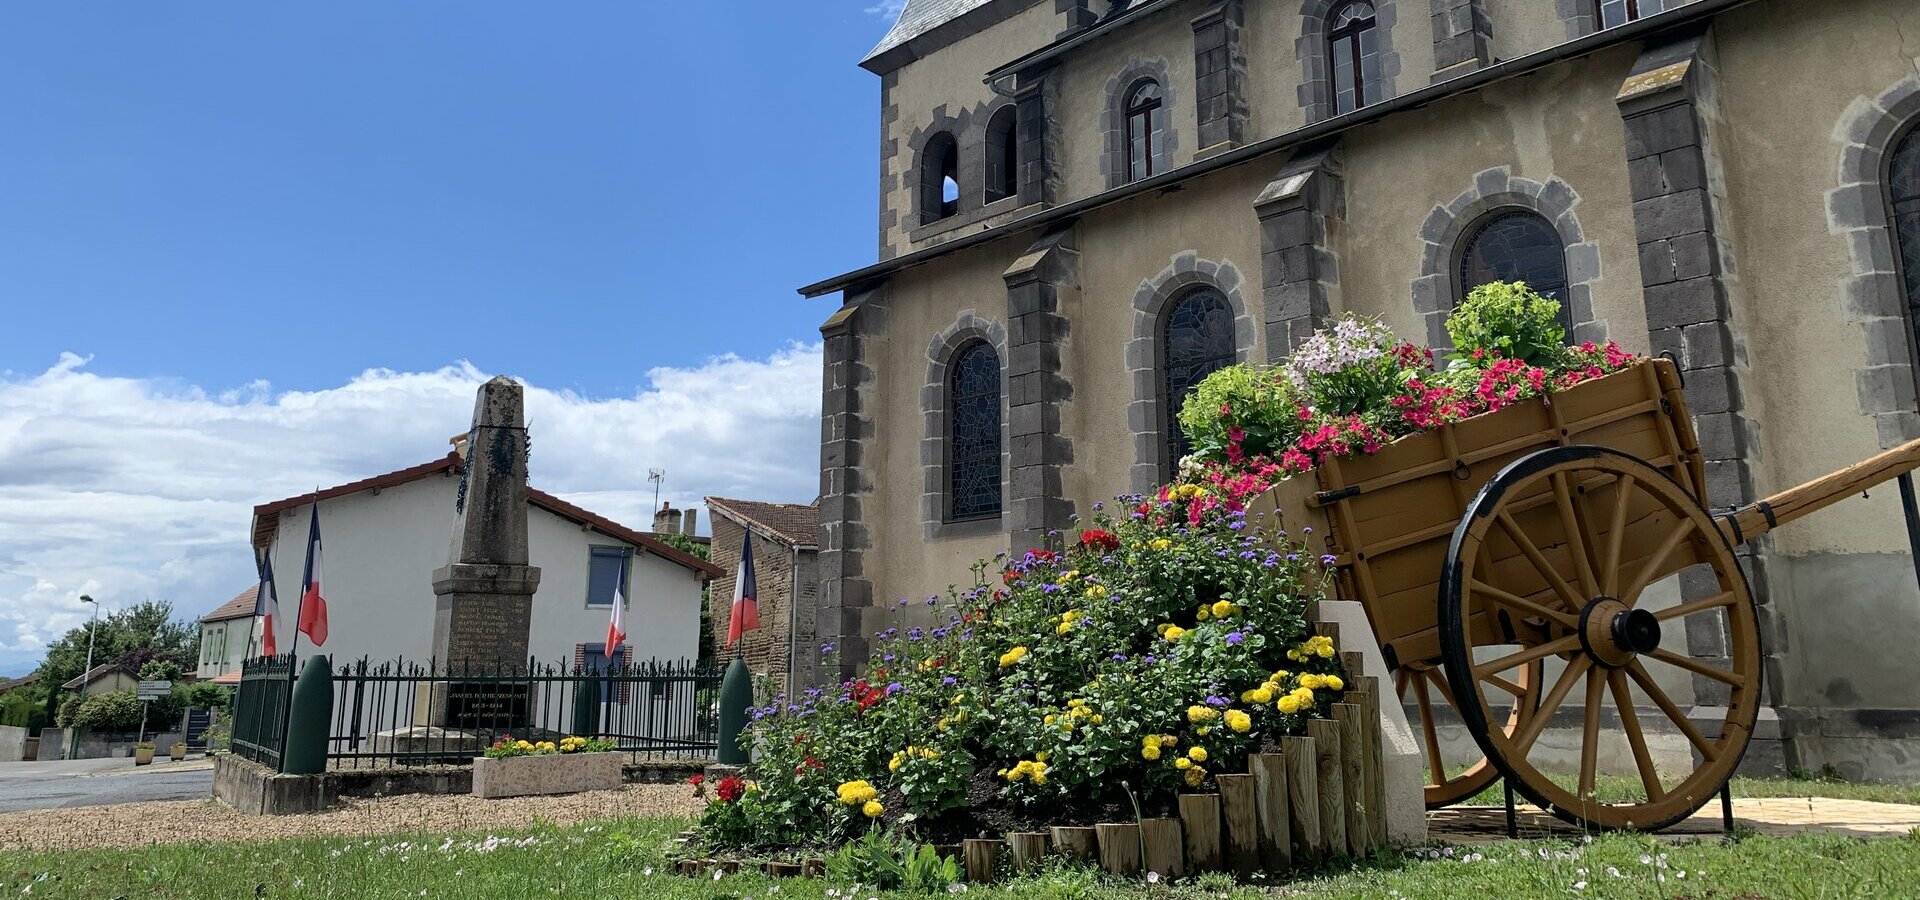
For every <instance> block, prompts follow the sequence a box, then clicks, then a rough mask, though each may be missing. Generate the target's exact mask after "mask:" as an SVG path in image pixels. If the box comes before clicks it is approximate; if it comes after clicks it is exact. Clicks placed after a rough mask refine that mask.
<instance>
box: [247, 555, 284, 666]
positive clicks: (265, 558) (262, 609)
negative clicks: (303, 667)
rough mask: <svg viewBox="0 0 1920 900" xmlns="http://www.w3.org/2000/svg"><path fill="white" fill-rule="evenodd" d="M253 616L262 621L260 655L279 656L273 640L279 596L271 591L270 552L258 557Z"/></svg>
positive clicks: (271, 557) (271, 566)
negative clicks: (258, 568) (258, 577)
mask: <svg viewBox="0 0 1920 900" xmlns="http://www.w3.org/2000/svg"><path fill="white" fill-rule="evenodd" d="M253 614H254V615H256V616H259V617H260V618H261V619H262V620H263V621H262V622H261V624H260V654H261V655H262V656H277V655H279V652H280V648H279V647H278V646H277V645H275V644H274V640H273V620H274V619H277V618H279V617H280V595H279V594H278V593H276V592H275V591H274V589H273V556H272V554H271V551H269V552H268V553H265V554H262V555H261V557H260V586H259V587H257V588H254V591H253Z"/></svg>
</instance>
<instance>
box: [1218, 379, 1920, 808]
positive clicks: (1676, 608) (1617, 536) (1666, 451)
mask: <svg viewBox="0 0 1920 900" xmlns="http://www.w3.org/2000/svg"><path fill="white" fill-rule="evenodd" d="M1916 466H1920V441H1916V442H1914V443H1912V444H1908V445H1906V446H1903V447H1900V448H1898V449H1895V450H1891V451H1888V452H1887V453H1883V454H1881V455H1880V456H1877V457H1875V458H1873V459H1871V460H1868V461H1867V462H1864V463H1861V464H1859V465H1856V466H1854V467H1852V468H1849V469H1847V470H1844V471H1842V472H1838V473H1834V474H1833V475H1829V476H1827V477H1825V478H1822V479H1819V480H1817V481H1814V482H1810V483H1808V484H1806V485H1802V486H1800V487H1798V488H1794V489H1793V490H1790V491H1787V492H1785V493H1782V494H1779V495H1777V496H1775V497H1772V498H1769V499H1768V500H1767V501H1765V502H1762V503H1757V504H1754V505H1753V506H1751V507H1747V508H1744V509H1741V510H1738V511H1736V512H1734V513H1732V514H1728V515H1725V516H1723V517H1720V518H1717V519H1716V517H1715V516H1714V515H1713V514H1711V513H1710V512H1709V511H1708V510H1707V508H1706V506H1705V503H1704V500H1705V490H1704V485H1705V483H1706V481H1705V472H1704V471H1703V467H1702V463H1701V457H1700V449H1699V444H1698V443H1697V441H1696V440H1695V436H1694V432H1693V426H1692V420H1691V419H1689V418H1688V416H1687V407H1686V398H1685V396H1684V394H1683V393H1682V384H1681V379H1680V376H1679V373H1678V372H1677V371H1676V369H1675V368H1674V366H1673V364H1672V363H1671V362H1668V361H1666V360H1650V361H1647V362H1644V363H1641V364H1638V365H1635V366H1634V367H1632V368H1631V369H1628V370H1626V371H1623V372H1619V373H1615V374H1613V375H1609V376H1607V377H1604V378H1600V379H1596V380H1593V381H1590V382H1586V383H1583V384H1580V385H1576V386H1574V387H1572V388H1570V389H1568V390H1565V391H1562V392H1558V393H1555V394H1553V395H1551V397H1550V398H1546V399H1540V400H1533V401H1529V402H1525V403H1522V404H1519V405H1516V406H1512V407H1508V408H1505V409H1502V410H1500V411H1498V412H1494V413H1490V414H1486V415H1482V416H1477V417H1475V418H1472V419H1468V420H1466V421H1462V422H1459V423H1456V424H1451V425H1447V426H1444V427H1442V428H1440V429H1438V430H1436V431H1432V432H1427V433H1423V434H1418V435H1412V436H1409V437H1405V438H1402V439H1400V440H1398V441H1395V442H1394V443H1392V444H1390V445H1388V446H1387V447H1385V448H1384V449H1382V450H1381V451H1380V452H1379V453H1376V454H1374V455H1372V456H1367V457H1355V458H1348V459H1340V460H1333V461H1329V462H1327V463H1325V464H1323V465H1321V466H1320V467H1319V468H1318V469H1316V470H1315V475H1316V478H1317V484H1315V483H1314V480H1312V479H1307V478H1297V479H1294V480H1292V481H1289V482H1286V483H1284V484H1282V485H1281V486H1280V487H1279V488H1276V489H1275V491H1274V492H1273V493H1272V494H1270V495H1269V496H1268V497H1267V498H1266V499H1265V500H1264V501H1263V503H1261V504H1257V505H1256V507H1255V509H1254V510H1253V511H1254V512H1262V511H1265V510H1271V509H1275V508H1277V509H1279V510H1281V511H1282V512H1284V513H1285V515H1286V522H1287V524H1288V525H1289V526H1290V527H1294V528H1296V529H1298V528H1301V527H1302V524H1303V521H1302V520H1303V519H1304V525H1305V527H1312V528H1313V529H1314V534H1313V537H1314V538H1323V539H1324V540H1325V542H1326V545H1327V547H1328V552H1329V553H1330V554H1332V555H1333V556H1334V557H1335V564H1336V571H1337V582H1338V583H1337V592H1338V594H1339V595H1340V596H1341V597H1342V598H1343V599H1348V600H1357V601H1359V602H1360V603H1361V604H1362V605H1363V606H1364V607H1365V609H1366V613H1367V617H1368V619H1369V621H1370V623H1371V625H1372V627H1373V631H1374V635H1375V637H1376V639H1377V640H1378V641H1379V644H1380V649H1381V651H1382V653H1383V655H1384V656H1385V657H1386V660H1387V664H1388V666H1389V667H1391V668H1392V669H1393V670H1394V680H1395V685H1396V687H1397V688H1398V690H1399V692H1400V695H1401V698H1402V700H1403V702H1405V703H1406V704H1408V705H1410V706H1411V707H1412V710H1410V719H1411V721H1412V724H1413V726H1414V729H1415V732H1416V737H1417V740H1418V742H1419V743H1420V744H1421V745H1422V748H1423V751H1424V752H1425V754H1426V757H1427V768H1428V779H1427V780H1428V784H1427V788H1426V799H1427V803H1428V805H1429V806H1430V807H1438V806H1445V805H1448V804H1451V803H1455V802H1458V801H1460V800H1463V799H1465V798H1467V797H1470V796H1472V795H1474V794H1476V793H1478V792H1480V791H1481V790H1483V789H1484V788H1486V787H1487V786H1488V785H1490V784H1492V783H1493V781H1494V780H1496V779H1497V778H1500V777H1502V776H1504V777H1506V778H1507V779H1508V781H1509V783H1510V784H1511V785H1512V786H1513V787H1514V789H1515V790H1517V791H1518V792H1519V793H1521V794H1522V795H1524V796H1526V797H1527V798H1528V799H1530V800H1532V801H1533V802H1535V803H1538V804H1539V805H1540V806H1542V807H1543V808H1545V809H1548V810H1550V811H1551V812H1553V813H1554V814H1555V815H1557V816H1559V817H1560V818H1562V819H1565V820H1567V821H1569V822H1573V823H1575V824H1579V825H1582V826H1586V827H1594V828H1604V829H1618V828H1630V829H1641V830H1657V829H1660V828H1665V827H1667V826H1669V825H1672V824H1674V823H1676V822H1678V821H1680V820H1682V819H1685V818H1686V817H1688V816H1690V815H1692V814H1693V813H1694V812H1696V811H1697V810H1699V808H1700V807H1701V806H1702V805H1704V804H1705V803H1706V802H1707V801H1708V800H1709V799H1711V798H1712V797H1713V796H1714V795H1715V794H1716V793H1718V792H1719V791H1720V790H1721V788H1722V787H1723V786H1725V784H1726V782H1727V780H1728V779H1729V778H1730V777H1731V776H1732V774H1733V771H1734V768H1735V767H1736V766H1737V765H1738V764H1739V762H1740V757H1741V755H1742V753H1744V751H1745V750H1746V746H1747V742H1748V739H1749V737H1750V735H1751V733H1752V729H1753V723H1754V719H1755V717H1756V715H1757V714H1758V711H1759V708H1760V704H1761V702H1762V701H1761V693H1760V691H1761V683H1760V682H1761V653H1760V641H1759V633H1758V629H1757V627H1756V624H1755V617H1754V607H1753V600H1752V598H1751V596H1750V594H1749V591H1748V587H1747V581H1746V576H1745V574H1744V573H1743V572H1742V571H1741V568H1740V565H1739V563H1738V560H1737V559H1736V557H1735V555H1734V547H1735V546H1737V545H1739V544H1741V543H1744V542H1746V541H1749V540H1752V539H1753V538H1755V537H1757V536H1759V535H1761V534H1764V533H1765V532H1767V531H1768V530H1770V529H1772V528H1774V527H1777V526H1779V525H1781V524H1784V523H1786V522H1789V521H1792V520H1793V519H1796V518H1799V517H1801V516H1804V515H1806V514H1808V513H1810V512H1813V511H1815V510H1817V509H1820V508H1822V507H1825V506H1827V505H1829V504H1831V503H1833V502H1836V501H1838V500H1840V499H1842V498H1844V497H1846V496H1848V495H1850V494H1853V493H1858V492H1860V491H1862V490H1864V489H1866V488H1868V487H1871V486H1873V485H1876V484H1879V483H1881V482H1884V481H1886V480H1888V479H1890V478H1893V477H1895V476H1898V475H1900V474H1902V473H1904V472H1906V471H1909V470H1911V469H1913V468H1915V467H1916ZM1316 488H1317V489H1316ZM1295 536H1296V537H1299V536H1302V535H1300V534H1296V535H1295ZM1675 576H1678V578H1677V579H1676V578H1675ZM1676 581H1677V582H1678V584H1675V582H1676ZM1650 587H1657V590H1656V591H1654V592H1651V593H1650V592H1649V588H1650ZM1683 587H1684V589H1683ZM1655 594H1657V595H1658V596H1655ZM1690 635H1693V636H1696V638H1695V639H1710V638H1701V637H1700V636H1712V635H1719V636H1720V637H1721V639H1723V640H1724V648H1725V653H1724V657H1725V662H1724V663H1718V662H1708V661H1704V660H1701V659H1697V658H1694V657H1693V656H1691V655H1689V653H1688V652H1687V647H1688V640H1689V636H1690ZM1676 678H1677V679H1681V680H1682V681H1688V680H1690V681H1692V682H1693V683H1694V684H1695V685H1696V686H1697V687H1696V692H1697V693H1704V696H1701V697H1700V698H1699V703H1698V705H1697V706H1695V711H1696V712H1699V711H1701V710H1712V711H1713V716H1712V719H1713V721H1701V720H1700V719H1699V718H1690V717H1689V715H1688V713H1687V710H1686V709H1685V708H1683V707H1682V705H1681V704H1679V703H1676V702H1675V701H1674V700H1673V699H1672V695H1671V694H1670V689H1671V687H1672V686H1673V684H1674V679H1676ZM1663 682H1664V684H1665V686H1663ZM1442 704H1445V706H1447V707H1451V708H1452V709H1453V710H1454V712H1455V713H1457V716H1458V720H1459V722H1460V723H1461V724H1464V726H1465V727H1466V729H1467V731H1468V732H1469V733H1470V734H1472V736H1473V737H1474V739H1475V741H1476V742H1477V743H1478V745H1479V748H1480V751H1481V752H1482V753H1483V754H1484V758H1482V759H1480V760H1479V761H1478V762H1476V763H1473V764H1471V765H1468V766H1466V767H1465V768H1458V767H1449V766H1448V765H1447V764H1446V763H1444V762H1443V761H1442V758H1441V752H1440V749H1441V741H1440V738H1439V728H1438V727H1437V725H1438V724H1444V720H1443V719H1442V718H1441V714H1443V713H1444V710H1443V709H1442V706H1441V705H1442ZM1648 706H1651V707H1653V708H1655V709H1658V710H1659V712H1660V713H1661V714H1662V715H1663V716H1664V717H1665V718H1666V719H1668V720H1670V727H1669V728H1666V729H1658V730H1656V729H1649V728H1647V727H1646V723H1643V722H1642V721H1641V720H1640V718H1639V716H1638V713H1637V711H1636V707H1638V708H1641V709H1644V708H1646V707H1648ZM1414 711H1417V713H1418V716H1417V719H1415V718H1413V717H1412V713H1413V712H1414ZM1556 722H1558V723H1559V724H1560V725H1561V726H1562V728H1563V729H1564V731H1562V732H1560V733H1562V734H1565V733H1570V732H1571V731H1572V730H1573V729H1574V728H1576V727H1577V728H1578V730H1579V733H1580V737H1579V744H1578V747H1577V748H1568V747H1566V746H1564V744H1565V742H1564V740H1561V741H1560V746H1558V747H1555V748H1551V749H1548V748H1545V747H1544V746H1543V742H1542V740H1541V738H1542V735H1543V734H1544V733H1545V731H1546V729H1547V728H1548V726H1549V725H1550V724H1553V723H1556ZM1662 732H1664V734H1666V735H1668V736H1669V737H1668V738H1666V739H1667V740H1669V741H1677V740H1679V739H1678V738H1674V737H1670V736H1671V735H1674V734H1675V733H1677V734H1678V735H1680V736H1683V737H1684V739H1685V742H1686V745H1687V747H1688V749H1689V750H1690V751H1691V754H1690V755H1691V757H1692V760H1693V765H1692V766H1691V768H1690V769H1688V770H1687V771H1684V772H1675V771H1672V769H1671V768H1669V769H1668V770H1666V771H1662V770H1661V769H1660V768H1659V767H1656V765H1655V755H1654V753H1653V751H1652V750H1650V749H1649V741H1648V738H1649V736H1650V735H1653V734H1658V733H1662ZM1622 744H1624V747H1623V746H1621V745H1622ZM1576 749H1577V753H1575V752H1573V751H1575V750H1576ZM1603 750H1604V751H1606V752H1607V753H1608V755H1610V756H1613V757H1615V758H1620V759H1623V760H1624V759H1626V758H1628V757H1630V758H1631V760H1632V764H1633V766H1634V768H1635V769H1636V770H1637V771H1638V773H1639V776H1640V777H1639V781H1640V786H1639V788H1638V789H1637V790H1633V791H1630V792H1629V793H1630V794H1631V796H1628V797H1618V796H1613V795H1612V794H1613V792H1611V791H1610V792H1609V794H1608V795H1606V796H1597V795H1596V791H1595V782H1596V774H1597V771H1598V769H1599V760H1600V757H1601V755H1602V751H1603ZM1563 753H1564V754H1566V756H1567V758H1566V759H1563V760H1560V763H1561V764H1562V765H1564V766H1565V767H1566V768H1567V769H1574V770H1577V775H1569V776H1562V777H1560V778H1554V777H1549V775H1548V774H1547V773H1546V772H1545V771H1543V769H1542V765H1543V764H1544V763H1545V762H1546V760H1545V759H1543V757H1551V756H1555V755H1556V754H1563ZM1575 755H1577V759H1578V762H1577V763H1574V762H1572V759H1571V757H1573V756H1575ZM1676 755H1680V754H1676V753H1669V754H1668V756H1669V757H1672V756H1676ZM1456 762H1457V760H1456ZM1556 767H1557V766H1556Z"/></svg>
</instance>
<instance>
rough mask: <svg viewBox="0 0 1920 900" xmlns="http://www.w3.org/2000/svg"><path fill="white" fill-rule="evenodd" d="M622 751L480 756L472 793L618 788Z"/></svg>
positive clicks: (520, 793) (505, 794)
mask: <svg viewBox="0 0 1920 900" xmlns="http://www.w3.org/2000/svg"><path fill="white" fill-rule="evenodd" d="M625 761H626V756H625V754H622V753H558V754H548V755H543V756H514V757H507V758H504V759H488V758H487V757H484V756H482V757H478V758H475V759H474V761H473V795H474V796H475V797H479V798H481V799H485V800H492V799H497V798H500V797H530V796H536V795H547V794H578V793H581V792H583V791H612V790H619V788H620V785H621V783H622V777H621V766H622V764H623V763H625Z"/></svg>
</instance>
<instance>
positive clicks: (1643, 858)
mask: <svg viewBox="0 0 1920 900" xmlns="http://www.w3.org/2000/svg"><path fill="white" fill-rule="evenodd" d="M1640 864H1641V865H1643V866H1650V865H1653V857H1651V856H1648V855H1646V854H1645V853H1642V854H1640Z"/></svg>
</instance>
